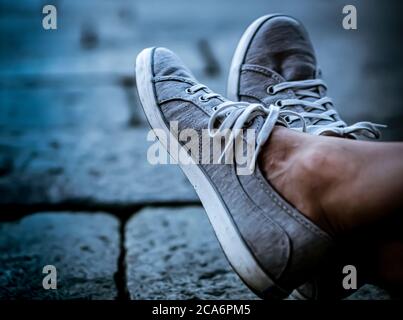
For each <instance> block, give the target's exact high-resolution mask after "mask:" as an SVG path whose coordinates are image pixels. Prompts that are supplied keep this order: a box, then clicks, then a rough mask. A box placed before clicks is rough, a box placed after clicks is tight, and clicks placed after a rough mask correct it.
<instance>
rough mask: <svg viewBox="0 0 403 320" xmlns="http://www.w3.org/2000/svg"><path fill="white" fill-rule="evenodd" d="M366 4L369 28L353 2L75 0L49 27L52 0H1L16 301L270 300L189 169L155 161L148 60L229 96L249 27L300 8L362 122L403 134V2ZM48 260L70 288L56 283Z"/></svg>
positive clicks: (333, 86)
mask: <svg viewBox="0 0 403 320" xmlns="http://www.w3.org/2000/svg"><path fill="white" fill-rule="evenodd" d="M351 2H352V3H354V4H356V6H357V9H358V14H359V20H358V21H359V22H358V26H359V27H358V30H355V31H345V30H344V29H343V28H342V27H341V19H342V15H341V10H342V7H343V5H344V4H345V3H344V2H343V1H332V2H331V3H327V2H326V3H325V2H323V1H319V0H318V1H314V0H307V1H304V2H303V3H302V1H298V0H293V1H288V0H287V1H284V0H281V1H280V0H273V1H259V0H251V1H237V2H234V1H230V0H223V1H214V0H206V1H197V2H196V1H180V0H171V1H169V2H167V1H165V0H157V1H147V0H136V1H126V0H116V1H108V0H98V1H97V2H96V4H95V2H94V1H78V0H69V1H67V0H65V1H62V0H59V1H55V2H54V3H55V4H56V6H57V9H58V30H56V31H45V30H43V29H42V26H41V21H42V6H43V5H44V2H43V1H41V0H32V1H24V2H22V1H11V0H2V1H0V39H1V43H2V50H1V51H0V58H1V59H0V207H1V209H0V299H7V298H33V299H71V298H83V299H143V298H145V299H156V298H170V299H193V298H202V299H204V298H211V299H219V298H223V299H238V298H239V299H249V298H252V299H253V298H255V296H254V294H253V293H251V292H250V291H249V289H247V288H246V286H245V285H244V284H243V283H242V282H241V281H240V280H239V279H238V277H237V276H236V275H235V274H234V273H233V272H232V271H231V269H230V267H229V265H228V263H227V262H226V260H225V258H224V256H223V254H222V252H221V250H220V248H219V246H218V243H217V241H215V238H214V235H213V232H212V230H211V228H210V226H209V224H208V222H207V219H206V217H205V215H204V212H203V209H202V208H201V207H200V204H199V200H198V198H197V196H196V195H195V193H194V191H193V189H192V187H191V186H190V185H189V183H188V182H187V180H186V179H185V177H184V175H183V174H182V173H181V172H180V170H179V169H178V168H177V167H175V166H172V165H168V166H152V165H150V164H148V163H147V161H146V152H147V148H148V146H149V145H150V142H147V140H146V137H147V133H148V126H147V124H146V121H145V119H144V116H143V114H142V112H141V111H140V109H139V105H138V102H137V96H136V92H135V90H134V88H135V81H134V61H135V56H136V55H137V53H138V52H139V51H140V50H141V49H142V48H144V47H147V46H151V45H158V46H166V47H169V48H170V49H172V50H174V51H175V52H177V53H178V54H179V56H181V57H182V59H183V60H184V61H185V63H186V64H188V65H189V67H190V68H191V69H192V70H193V71H194V74H195V75H196V77H197V78H198V79H200V80H201V81H202V82H204V83H206V84H208V85H209V86H210V87H211V88H212V89H214V90H217V91H219V92H222V93H224V90H225V81H226V74H227V71H228V68H229V64H230V60H231V56H232V53H233V50H234V48H235V46H236V43H237V41H238V39H239V37H240V35H241V34H242V32H243V30H244V29H245V28H246V27H247V25H248V24H249V23H250V22H251V21H252V20H253V19H255V18H257V17H259V16H261V15H263V14H266V13H271V12H284V13H288V14H291V15H293V16H296V17H297V18H299V19H301V20H302V21H303V22H304V23H305V24H306V27H307V29H308V31H309V32H310V33H311V37H312V40H313V42H314V44H315V48H316V51H317V54H318V58H319V61H320V65H321V67H322V70H323V72H324V76H325V79H326V80H327V82H328V85H329V88H330V95H331V96H332V97H333V98H334V100H335V102H336V105H337V106H338V109H339V110H340V113H341V114H342V116H343V117H344V118H345V119H346V120H347V122H352V121H356V120H372V121H374V122H379V123H386V124H388V126H389V127H388V129H386V130H385V133H384V139H387V140H401V139H402V138H403V131H402V127H401V125H400V121H401V120H402V119H403V109H402V108H401V106H400V101H401V96H402V95H403V90H401V89H402V88H401V81H397V80H398V79H399V76H400V74H401V72H402V70H401V69H402V67H401V64H397V65H396V64H395V63H394V62H395V61H399V60H400V57H401V56H402V55H401V53H402V50H401V47H400V35H401V25H400V24H399V23H398V22H396V21H399V20H398V19H396V17H397V16H398V13H400V12H401V10H400V8H399V7H398V6H399V4H394V2H392V1H390V3H389V4H388V6H386V5H385V6H382V5H381V4H380V3H379V2H376V1H374V0H371V1H351ZM364 2H365V4H364ZM396 3H397V2H396ZM379 6H382V8H380V7H379ZM385 19H388V23H385ZM47 264H53V265H55V266H56V267H57V270H58V279H59V283H58V289H57V290H56V291H52V290H50V291H47V290H44V289H43V288H42V279H43V276H44V275H43V274H42V268H43V266H44V265H47ZM354 297H355V298H357V299H368V298H373V299H385V298H388V297H389V296H388V294H387V293H386V292H384V291H382V290H381V289H379V288H376V287H371V286H367V287H365V288H364V289H363V290H361V291H360V292H358V293H356V294H355V296H354Z"/></svg>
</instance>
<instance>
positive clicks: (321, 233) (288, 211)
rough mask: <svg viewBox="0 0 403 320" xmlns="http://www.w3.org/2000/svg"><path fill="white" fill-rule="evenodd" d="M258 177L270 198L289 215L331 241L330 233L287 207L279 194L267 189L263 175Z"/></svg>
mask: <svg viewBox="0 0 403 320" xmlns="http://www.w3.org/2000/svg"><path fill="white" fill-rule="evenodd" d="M256 178H257V179H258V181H259V183H260V186H261V187H262V190H263V191H264V192H266V193H267V194H268V195H269V196H270V198H271V199H272V200H273V201H274V203H275V204H277V206H278V207H279V208H281V209H283V210H284V211H286V212H287V213H288V214H289V215H291V216H292V217H294V218H295V219H296V220H298V222H300V223H302V224H303V225H304V226H305V227H307V228H308V229H309V230H311V231H312V232H313V233H315V234H316V235H318V236H320V237H321V238H323V239H324V240H327V241H329V240H330V241H331V237H330V236H329V235H327V234H326V233H324V232H323V231H322V230H320V229H319V228H318V227H317V226H315V225H313V223H312V222H309V221H306V220H305V219H303V218H302V217H300V216H299V213H295V212H293V211H292V210H290V209H289V208H287V206H286V205H285V204H283V203H281V201H280V199H279V198H278V196H277V195H276V194H274V192H272V191H271V190H268V189H267V185H265V184H264V183H263V181H262V179H261V177H259V176H256Z"/></svg>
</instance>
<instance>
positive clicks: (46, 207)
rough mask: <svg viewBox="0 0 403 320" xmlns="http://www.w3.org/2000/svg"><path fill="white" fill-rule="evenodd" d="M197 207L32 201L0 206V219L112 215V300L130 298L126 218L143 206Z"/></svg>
mask: <svg viewBox="0 0 403 320" xmlns="http://www.w3.org/2000/svg"><path fill="white" fill-rule="evenodd" d="M195 205H199V206H201V203H200V202H198V201H189V202H166V203H164V202H160V203H143V204H136V205H110V204H84V203H61V204H35V205H21V204H9V205H0V212H2V213H1V214H0V222H13V221H18V220H20V219H21V218H23V217H25V216H28V215H31V214H35V213H37V212H58V211H60V212H62V211H68V212H71V213H74V212H77V213H78V212H88V213H97V212H105V213H109V214H111V215H113V216H114V217H115V218H116V219H118V221H119V256H118V261H117V271H116V273H115V274H114V276H113V278H114V282H115V286H116V291H117V296H116V297H115V300H130V294H129V290H128V288H127V281H126V280H127V279H126V271H127V270H126V269H127V266H126V248H125V239H126V233H125V229H126V224H127V221H128V220H129V219H130V218H131V217H132V216H134V215H135V214H136V213H137V212H139V211H140V210H141V209H143V208H146V207H148V208H159V207H171V208H172V207H178V208H180V207H187V206H195Z"/></svg>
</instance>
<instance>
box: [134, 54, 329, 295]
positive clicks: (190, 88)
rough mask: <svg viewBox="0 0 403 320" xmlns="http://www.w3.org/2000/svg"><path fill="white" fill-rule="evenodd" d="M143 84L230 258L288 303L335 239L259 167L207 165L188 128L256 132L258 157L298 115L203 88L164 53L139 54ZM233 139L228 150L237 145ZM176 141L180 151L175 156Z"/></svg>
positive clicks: (261, 290)
mask: <svg viewBox="0 0 403 320" xmlns="http://www.w3.org/2000/svg"><path fill="white" fill-rule="evenodd" d="M136 82H137V89H138V94H139V97H140V100H141V104H142V107H143V109H144V112H145V114H146V117H147V119H148V121H149V123H150V125H151V127H152V128H153V130H154V133H155V135H156V136H157V137H158V138H159V140H160V142H161V144H162V145H163V146H164V147H165V148H166V149H167V150H168V151H169V152H170V154H171V156H172V157H173V158H174V159H175V158H177V159H175V160H176V161H178V162H179V165H180V166H181V168H182V170H183V172H184V173H185V175H186V176H187V178H188V179H189V181H190V182H191V183H192V185H193V186H194V188H195V190H196V192H197V194H198V196H199V197H200V200H201V202H202V204H203V206H204V208H205V210H206V212H207V215H208V217H209V220H210V222H211V224H212V226H213V229H214V231H215V234H216V236H217V238H218V240H219V242H220V244H221V247H222V249H223V251H224V253H225V255H226V256H227V258H228V260H229V262H230V264H231V265H232V267H233V268H234V270H235V271H236V272H237V273H238V275H239V276H240V277H241V278H242V279H243V281H244V282H245V283H246V284H247V285H248V286H249V287H250V288H251V289H252V290H253V291H254V292H255V293H257V294H258V295H259V296H260V297H263V298H283V297H286V296H287V295H288V294H289V293H290V292H291V291H292V290H293V289H294V288H296V287H297V286H299V285H301V284H302V283H303V282H305V281H307V279H309V278H310V277H311V275H312V274H315V272H316V270H317V269H318V268H321V267H322V265H323V264H325V263H326V261H327V259H328V257H329V256H331V254H332V251H333V241H332V239H331V237H330V236H329V235H328V234H327V233H326V232H324V231H323V230H321V229H320V228H319V227H318V226H317V225H315V224H314V223H312V222H311V221H310V220H309V219H307V218H306V217H305V216H304V215H303V214H302V213H300V212H299V211H297V210H296V209H295V208H294V207H293V206H292V205H291V204H290V203H288V202H287V201H286V200H285V199H284V198H283V197H282V196H281V195H280V194H278V193H277V192H276V191H275V190H274V188H273V187H272V186H271V185H270V183H269V182H267V181H266V179H265V178H264V177H263V175H262V173H261V171H260V170H259V166H258V164H256V166H255V167H253V169H252V172H251V174H242V175H239V174H237V172H238V168H237V167H238V166H239V164H238V163H237V161H236V160H235V161H233V163H228V164H218V163H206V164H204V163H203V162H205V159H204V161H203V157H205V156H206V155H202V154H198V155H197V156H196V155H195V153H193V152H191V151H192V150H195V149H196V150H204V149H203V148H204V146H203V145H202V144H203V143H204V142H203V139H199V140H198V141H197V142H194V141H193V143H196V145H191V144H189V141H187V142H184V141H182V140H181V134H182V133H184V132H185V130H186V129H193V130H196V131H197V132H198V133H200V132H203V130H206V129H207V130H208V131H209V132H210V133H211V139H212V140H214V138H215V134H214V133H213V132H217V131H220V130H222V129H235V128H249V129H251V130H253V132H255V133H256V135H255V136H254V138H253V140H251V139H249V138H248V136H247V135H246V134H245V135H242V139H241V140H242V143H246V144H247V145H248V146H250V145H256V148H255V152H254V154H253V156H252V159H254V160H256V155H257V154H258V152H259V148H260V146H261V145H263V144H264V142H265V141H266V140H267V139H268V138H269V136H270V133H271V131H272V129H273V127H274V125H275V124H276V123H277V124H283V125H284V124H285V121H284V117H285V116H287V115H290V114H291V115H294V113H290V112H286V111H285V112H284V111H282V112H281V111H280V109H279V108H278V107H276V106H273V105H271V106H268V107H265V106H263V105H261V104H253V103H252V104H250V103H246V102H232V101H229V100H227V99H225V98H223V97H222V96H220V95H218V94H216V93H214V92H212V91H211V90H209V89H208V88H207V87H206V86H204V85H202V84H200V83H198V82H197V80H196V79H195V78H194V76H193V75H192V74H191V72H190V71H189V70H188V69H187V68H186V67H185V66H184V65H183V63H182V62H181V61H180V59H179V58H178V57H177V56H176V55H174V54H173V53H172V52H171V51H169V50H167V49H164V48H149V49H145V50H143V51H142V52H141V53H140V54H139V55H138V57H137V60H136ZM172 123H176V125H174V126H173V125H172ZM172 128H174V129H172ZM170 129H171V130H170ZM214 130H216V131H214ZM230 137H232V138H231V139H229V140H228V141H227V140H225V145H226V147H228V145H230V144H231V143H232V142H233V141H234V140H235V137H233V136H230ZM255 137H256V138H255ZM175 144H176V145H178V146H179V148H180V151H179V152H172V150H175V148H172V146H173V145H175ZM224 150H228V148H225V149H224ZM178 154H181V156H182V157H185V158H186V157H187V159H185V160H186V161H183V159H182V161H180V159H179V158H180V156H178Z"/></svg>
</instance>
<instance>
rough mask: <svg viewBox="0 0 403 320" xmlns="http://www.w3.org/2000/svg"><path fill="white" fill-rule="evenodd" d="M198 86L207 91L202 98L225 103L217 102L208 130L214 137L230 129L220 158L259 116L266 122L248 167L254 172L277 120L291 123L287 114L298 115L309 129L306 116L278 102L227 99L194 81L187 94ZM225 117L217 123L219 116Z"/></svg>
mask: <svg viewBox="0 0 403 320" xmlns="http://www.w3.org/2000/svg"><path fill="white" fill-rule="evenodd" d="M199 90H204V91H205V92H206V93H205V94H204V95H201V96H200V98H199V99H200V100H201V101H204V102H206V101H208V100H209V99H212V98H219V99H220V100H221V101H223V102H222V103H220V104H218V105H216V106H215V107H214V108H213V113H212V115H211V116H210V119H209V123H208V127H207V128H208V132H209V135H210V137H212V138H214V137H216V136H217V135H219V134H222V133H225V132H227V130H230V134H229V137H228V140H226V141H227V144H226V145H225V146H224V150H223V152H222V153H221V155H220V157H219V159H218V162H219V163H221V162H222V160H223V158H224V157H225V155H226V154H227V152H228V150H229V149H230V148H231V147H232V146H233V145H234V143H235V141H236V140H237V138H238V137H239V135H241V134H242V129H243V128H245V127H248V124H249V123H251V122H252V121H253V120H254V119H255V118H256V117H258V116H263V118H264V123H263V125H262V127H261V128H260V130H259V132H258V135H257V138H256V140H255V150H254V152H253V156H252V159H251V161H250V167H249V170H250V171H251V172H253V171H254V170H255V166H256V161H257V156H258V154H259V152H260V150H261V148H262V146H263V145H264V144H265V142H266V141H267V139H268V138H269V137H270V134H271V132H272V131H273V129H274V126H275V124H276V123H278V122H280V123H282V124H283V125H285V126H287V127H288V124H287V122H286V121H285V120H284V117H285V116H293V117H297V118H299V119H300V120H301V122H302V124H303V131H306V126H305V120H304V118H303V117H302V116H300V115H299V114H298V113H296V112H294V111H290V110H281V109H280V108H279V107H278V106H275V105H270V106H269V107H265V106H263V105H262V104H257V103H252V104H250V103H247V102H232V101H225V100H224V99H223V98H222V97H221V96H220V95H219V94H217V93H213V92H210V90H209V89H208V88H207V87H206V86H204V85H202V84H198V85H194V86H192V87H190V88H188V89H186V92H187V93H188V94H194V93H195V92H197V91H199ZM219 118H220V119H223V120H222V121H221V123H220V125H219V126H218V127H216V126H215V125H216V123H218V121H217V120H218V119H219Z"/></svg>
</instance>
